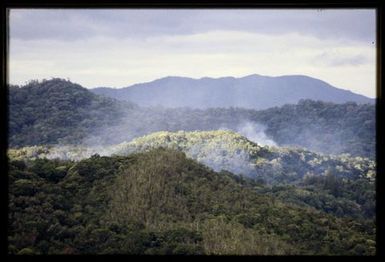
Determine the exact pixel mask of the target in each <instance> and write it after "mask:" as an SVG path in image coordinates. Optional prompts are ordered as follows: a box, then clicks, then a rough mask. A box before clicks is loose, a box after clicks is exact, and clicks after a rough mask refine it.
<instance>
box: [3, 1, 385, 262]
mask: <svg viewBox="0 0 385 262" xmlns="http://www.w3.org/2000/svg"><path fill="white" fill-rule="evenodd" d="M292 1H293V0H289V1H284V0H271V1H268V0H239V1H236V0H206V1H204V0H197V1H193V0H180V1H178V2H177V1H175V2H173V1H170V0H142V1H140V0H132V1H124V0H77V1H76V0H56V1H55V0H52V1H49V0H35V1H33V0H13V1H12V0H3V1H2V3H1V4H0V5H1V15H0V18H1V31H2V35H1V68H2V70H1V76H0V81H1V85H2V86H1V88H0V99H1V100H0V108H1V110H0V112H1V119H2V121H1V122H0V145H1V151H0V161H1V162H0V168H1V169H0V185H1V187H2V189H3V190H0V194H1V204H2V207H3V211H8V179H7V167H8V161H7V157H6V149H7V147H8V106H7V105H8V99H7V98H8V88H7V83H8V74H7V72H8V71H7V54H8V46H9V43H8V19H7V17H8V15H7V14H8V9H10V8H64V9H72V8H74V9H75V8H76V9H78V8H98V9H99V8H173V9H182V8H194V9H195V8H210V9H211V8H213V9H217V8H226V9H231V8H282V9H283V8H285V9H292V8H301V9H308V8H336V9H338V8H375V9H376V10H377V21H376V26H377V36H376V41H377V43H376V44H377V69H376V74H377V76H376V77H377V98H376V167H377V174H376V224H377V230H376V247H377V248H376V249H377V250H376V256H384V257H385V215H384V210H385V207H384V200H385V193H384V192H385V190H384V188H383V187H384V186H385V182H384V179H385V177H383V173H384V171H385V168H384V163H383V162H382V158H383V156H384V147H385V140H384V137H383V136H382V134H385V130H384V128H383V125H382V123H381V116H382V115H383V114H384V104H383V102H384V101H383V82H382V75H383V73H384V72H383V67H382V61H383V56H384V54H383V44H384V43H383V36H382V32H383V31H384V27H383V22H384V21H383V14H384V8H383V4H382V3H381V0H366V1H365V0H350V1H349V0H345V1H344V0H334V1H333V0H326V1H320V0H315V1H311V0H297V1H295V2H292ZM1 218H2V220H1V221H2V223H1V231H0V232H1V233H0V237H1V244H2V245H1V253H2V254H4V255H5V256H4V257H7V258H12V259H20V258H21V259H22V258H23V256H19V257H15V256H10V255H8V246H7V244H8V243H7V236H8V234H7V228H8V222H7V221H8V212H2V216H1ZM49 257H50V256H48V258H49ZM54 257H56V256H52V258H54ZM80 257H82V256H80ZM35 258H37V259H39V260H40V259H41V258H43V257H42V256H36V257H35ZM93 258H94V256H92V257H91V259H93ZM114 258H115V256H114ZM125 258H128V257H125ZM146 258H148V257H146ZM165 258H166V257H165ZM169 258H170V257H167V259H169ZM237 258H238V257H237ZM275 258H276V257H275ZM365 259H368V257H365Z"/></svg>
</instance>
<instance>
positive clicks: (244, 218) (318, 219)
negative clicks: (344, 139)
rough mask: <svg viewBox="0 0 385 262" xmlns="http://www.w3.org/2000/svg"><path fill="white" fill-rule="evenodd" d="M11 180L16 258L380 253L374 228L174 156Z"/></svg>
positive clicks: (19, 170) (21, 170)
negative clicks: (26, 255) (72, 255)
mask: <svg viewBox="0 0 385 262" xmlns="http://www.w3.org/2000/svg"><path fill="white" fill-rule="evenodd" d="M9 171H10V172H9V194H10V195H9V200H10V204H9V223H10V224H9V236H8V241H9V252H10V253H12V254H13V253H17V254H79V253H80V254H110V253H113V254H117V253H118V254H119V253H120V254H251V255H254V254H258V255H263V254H268V255H273V254H319V255H321V254H324V255H333V254H338V255H342V254H345V255H373V254H374V252H375V235H374V226H375V225H374V223H373V222H371V221H370V220H366V219H353V218H349V217H336V216H334V215H331V214H327V213H326V212H323V211H319V210H315V209H314V208H311V207H305V206H301V205H297V204H294V203H289V202H285V201H283V199H281V198H279V197H277V196H273V195H271V194H273V193H274V192H273V191H272V189H271V188H269V187H266V186H264V185H262V184H260V183H256V182H255V181H253V180H250V179H247V178H244V177H240V176H235V175H233V174H231V173H228V172H221V173H217V172H214V171H212V170H211V169H209V168H207V167H205V166H203V165H202V164H199V163H197V162H195V161H194V160H191V159H189V158H186V155H185V154H184V153H182V152H180V151H175V150H171V149H162V148H159V149H155V150H150V151H148V152H145V153H137V154H131V155H129V156H114V157H100V156H98V155H94V156H92V157H91V158H88V159H84V160H82V161H79V162H73V161H69V160H66V161H64V160H58V159H57V160H48V159H36V160H24V161H22V160H11V161H10V170H9ZM315 185H316V183H315V182H314V183H313V186H315ZM263 190H265V191H268V192H271V194H270V193H268V192H263V193H262V191H263Z"/></svg>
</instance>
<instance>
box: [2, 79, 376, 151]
mask: <svg viewBox="0 0 385 262" xmlns="http://www.w3.org/2000/svg"><path fill="white" fill-rule="evenodd" d="M9 93H10V100H9V105H10V119H9V124H10V131H9V143H10V146H11V147H20V146H30V145H39V144H59V143H62V144H79V143H88V144H92V145H94V144H99V145H104V144H118V143H122V142H124V141H130V140H132V139H134V138H136V137H140V136H143V135H147V134H150V133H153V132H157V131H179V130H185V131H198V130H218V129H230V130H233V131H235V132H238V133H241V134H243V135H245V136H246V137H248V138H249V139H251V140H253V136H255V137H257V141H255V140H253V141H255V142H257V143H259V144H261V143H262V142H264V141H261V139H260V138H261V137H262V138H263V139H264V140H270V142H272V143H275V144H276V145H277V146H300V147H304V148H306V149H309V150H312V151H316V152H321V153H327V154H330V153H331V154H341V153H349V154H351V155H353V156H363V157H369V158H371V159H374V158H375V143H376V139H375V137H376V132H375V106H374V105H372V104H357V103H353V102H349V103H344V104H335V103H329V102H322V101H312V100H300V101H299V102H298V103H297V104H292V105H284V106H281V107H273V108H269V109H265V110H259V111H257V110H251V109H244V108H210V109H189V108H178V109H173V108H161V107H150V108H143V107H139V106H135V105H133V104H131V103H129V102H126V101H118V100H115V99H111V98H107V97H102V96H98V95H95V94H93V93H92V92H90V91H89V90H87V89H85V88H82V87H81V86H79V85H77V84H74V83H71V82H69V81H66V80H61V79H53V80H47V81H43V82H31V83H29V84H28V85H26V86H23V87H14V86H13V87H10V92H9ZM135 102H136V101H135ZM262 144H263V143H262Z"/></svg>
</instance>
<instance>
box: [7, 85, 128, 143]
mask: <svg viewBox="0 0 385 262" xmlns="http://www.w3.org/2000/svg"><path fill="white" fill-rule="evenodd" d="M130 108H133V105H132V104H129V103H127V102H118V101H115V100H113V99H111V98H106V97H102V96H98V95H95V94H93V93H91V92H89V91H88V90H87V89H86V88H84V87H81V86H80V85H78V84H74V83H71V82H70V81H66V80H64V79H51V80H43V81H41V82H38V81H30V82H29V83H28V84H27V85H25V86H22V87H19V86H10V87H9V144H10V146H20V145H36V144H56V143H60V142H62V143H78V142H79V141H81V139H83V138H84V137H85V136H86V135H87V134H88V133H89V132H90V130H92V129H94V128H96V127H100V126H105V125H111V124H113V123H115V121H116V120H117V119H119V116H121V115H122V113H123V112H124V111H125V110H127V109H130Z"/></svg>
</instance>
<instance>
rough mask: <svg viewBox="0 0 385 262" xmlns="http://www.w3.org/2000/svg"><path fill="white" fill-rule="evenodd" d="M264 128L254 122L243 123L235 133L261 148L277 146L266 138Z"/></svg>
mask: <svg viewBox="0 0 385 262" xmlns="http://www.w3.org/2000/svg"><path fill="white" fill-rule="evenodd" d="M265 130H266V127H265V126H263V125H261V124H258V123H255V122H244V123H242V124H240V125H238V126H237V130H236V131H237V133H239V134H241V135H243V136H245V137H246V138H247V139H249V140H250V141H252V142H254V143H257V144H259V145H261V146H277V144H276V143H275V142H274V141H273V140H271V139H270V138H268V137H267V136H266V134H265Z"/></svg>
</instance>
